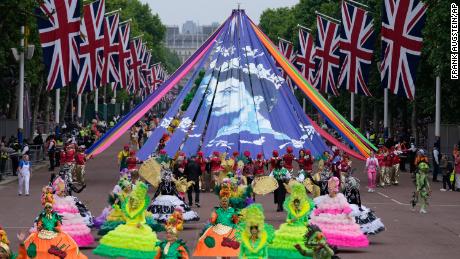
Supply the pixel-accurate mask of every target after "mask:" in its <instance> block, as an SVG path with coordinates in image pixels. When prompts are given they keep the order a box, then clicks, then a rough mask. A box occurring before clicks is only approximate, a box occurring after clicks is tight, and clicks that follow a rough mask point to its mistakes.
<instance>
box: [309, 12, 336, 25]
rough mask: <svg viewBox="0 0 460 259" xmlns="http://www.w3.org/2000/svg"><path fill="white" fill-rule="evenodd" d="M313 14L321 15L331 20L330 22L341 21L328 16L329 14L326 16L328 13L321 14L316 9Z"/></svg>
mask: <svg viewBox="0 0 460 259" xmlns="http://www.w3.org/2000/svg"><path fill="white" fill-rule="evenodd" d="M315 14H316V15H319V16H321V17H323V18H325V19H327V20H330V21H332V22H335V23H342V22H341V21H339V20H337V19H335V18H332V17H330V16H328V15H325V14H323V13H320V12H318V11H315Z"/></svg>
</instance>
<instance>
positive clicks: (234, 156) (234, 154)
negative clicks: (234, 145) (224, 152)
mask: <svg viewBox="0 0 460 259" xmlns="http://www.w3.org/2000/svg"><path fill="white" fill-rule="evenodd" d="M239 155H240V153H239V152H238V151H233V157H232V159H233V161H235V162H234V163H233V168H232V169H233V172H236V169H238V160H239V157H238V156H239Z"/></svg>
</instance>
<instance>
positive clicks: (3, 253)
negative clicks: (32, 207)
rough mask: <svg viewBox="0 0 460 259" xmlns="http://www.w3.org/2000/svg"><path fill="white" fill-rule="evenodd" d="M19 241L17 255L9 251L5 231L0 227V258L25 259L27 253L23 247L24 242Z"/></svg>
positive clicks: (8, 242)
mask: <svg viewBox="0 0 460 259" xmlns="http://www.w3.org/2000/svg"><path fill="white" fill-rule="evenodd" d="M22 235H23V234H22ZM24 237H25V236H22V237H21V238H24ZM18 238H19V235H18ZM19 241H20V242H21V243H20V244H19V250H18V254H15V253H14V252H13V251H11V247H10V241H9V240H8V236H7V234H6V231H5V230H3V228H2V227H1V226H0V258H6V259H26V258H27V253H26V249H25V247H24V242H23V241H24V240H22V239H20V240H19Z"/></svg>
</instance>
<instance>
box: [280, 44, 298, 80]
mask: <svg viewBox="0 0 460 259" xmlns="http://www.w3.org/2000/svg"><path fill="white" fill-rule="evenodd" d="M278 49H279V50H280V52H281V53H282V54H283V56H285V57H286V58H287V59H288V60H289V62H291V63H292V64H294V63H295V61H296V59H297V52H295V51H294V46H293V45H292V43H291V42H289V41H287V40H285V39H283V38H278ZM279 70H280V71H281V75H282V76H283V77H284V79H286V83H287V84H288V85H289V87H291V88H292V87H293V84H292V80H291V78H289V77H288V76H287V74H286V73H284V70H283V69H281V67H279Z"/></svg>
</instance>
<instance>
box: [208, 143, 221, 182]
mask: <svg viewBox="0 0 460 259" xmlns="http://www.w3.org/2000/svg"><path fill="white" fill-rule="evenodd" d="M210 163H211V174H212V180H211V189H214V185H216V184H217V183H218V181H219V174H220V173H221V172H222V171H223V168H222V166H221V164H222V160H221V158H220V153H219V151H214V152H212V157H211V161H210Z"/></svg>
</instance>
